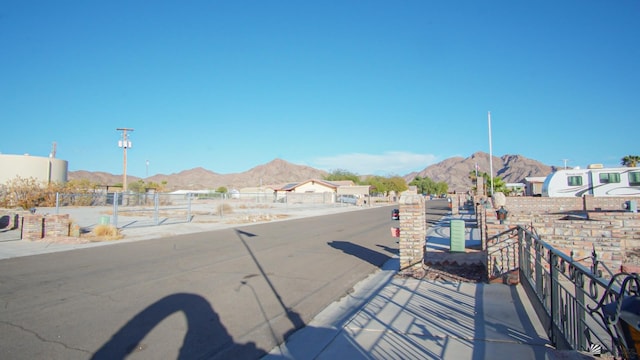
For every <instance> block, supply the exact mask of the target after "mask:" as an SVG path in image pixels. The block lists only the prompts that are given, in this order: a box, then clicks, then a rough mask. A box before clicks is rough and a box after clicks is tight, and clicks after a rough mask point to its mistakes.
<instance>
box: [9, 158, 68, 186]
mask: <svg viewBox="0 0 640 360" xmlns="http://www.w3.org/2000/svg"><path fill="white" fill-rule="evenodd" d="M68 168H69V163H68V162H67V161H66V160H61V159H56V158H54V157H42V156H31V155H5V154H0V169H2V171H0V184H7V182H9V181H11V180H14V179H15V178H17V177H20V178H23V179H30V178H33V179H36V181H39V182H41V183H44V184H51V183H60V184H64V183H66V182H67V172H68Z"/></svg>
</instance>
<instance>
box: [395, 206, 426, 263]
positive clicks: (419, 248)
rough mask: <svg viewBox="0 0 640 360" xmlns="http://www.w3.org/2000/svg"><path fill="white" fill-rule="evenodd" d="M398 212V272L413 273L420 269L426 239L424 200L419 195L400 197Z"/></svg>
mask: <svg viewBox="0 0 640 360" xmlns="http://www.w3.org/2000/svg"><path fill="white" fill-rule="evenodd" d="M398 210H399V211H400V238H399V246H398V247H399V253H400V272H401V273H405V274H408V273H413V272H416V271H419V270H421V269H422V260H423V258H424V246H425V241H426V238H427V219H426V212H425V199H424V197H423V196H421V195H402V196H401V197H400V202H399V206H398Z"/></svg>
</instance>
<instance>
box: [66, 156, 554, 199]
mask: <svg viewBox="0 0 640 360" xmlns="http://www.w3.org/2000/svg"><path fill="white" fill-rule="evenodd" d="M476 164H477V165H478V168H479V171H481V172H487V173H488V172H489V154H487V153H484V152H476V153H474V154H473V155H471V156H470V157H467V158H462V157H452V158H449V159H446V160H443V161H441V162H439V163H437V164H434V165H431V166H428V167H426V168H425V169H424V170H422V171H420V172H413V173H410V174H407V175H405V176H404V177H403V178H404V179H405V180H406V181H407V183H408V182H411V180H413V179H414V178H415V177H416V176H421V177H429V178H431V179H432V180H434V181H444V182H446V183H447V184H449V189H450V190H456V191H466V190H468V189H470V188H471V186H472V185H471V180H470V179H469V173H470V172H471V171H473V170H474V169H475V166H476ZM493 171H494V173H495V174H496V176H500V177H501V178H502V179H504V180H505V181H506V182H523V181H524V178H525V177H528V176H546V175H548V174H549V173H551V171H552V167H550V166H547V165H544V164H542V163H540V162H538V161H536V160H532V159H528V158H525V157H524V156H521V155H503V156H501V157H496V156H494V157H493ZM326 175H327V172H325V171H323V170H318V169H314V168H312V167H309V166H303V165H295V164H292V163H289V162H287V161H285V160H282V159H275V160H273V161H271V162H269V163H267V164H263V165H259V166H256V167H254V168H252V169H250V170H248V171H245V172H242V173H234V174H219V173H215V172H213V171H210V170H207V169H204V168H201V167H198V168H195V169H191V170H185V171H181V172H179V173H174V174H169V175H165V174H158V175H153V176H150V177H148V178H146V179H142V180H144V181H145V182H150V181H153V182H156V183H162V182H163V181H166V183H167V188H168V190H177V189H189V190H201V189H216V188H218V187H220V186H225V187H227V188H228V189H241V188H245V187H258V186H261V185H263V186H268V185H283V184H285V183H289V182H297V181H304V180H308V179H322V178H323V177H324V176H326ZM74 179H87V180H89V181H91V182H94V183H97V184H101V185H113V184H117V183H122V175H113V174H109V173H105V172H89V171H82V170H80V171H70V172H69V180H74ZM138 180H141V178H139V177H135V176H128V177H127V182H128V183H132V182H135V181H138Z"/></svg>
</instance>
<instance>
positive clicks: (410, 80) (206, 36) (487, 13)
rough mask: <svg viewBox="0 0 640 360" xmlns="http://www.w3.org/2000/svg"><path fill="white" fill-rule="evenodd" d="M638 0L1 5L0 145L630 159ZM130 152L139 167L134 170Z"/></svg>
mask: <svg viewBox="0 0 640 360" xmlns="http://www.w3.org/2000/svg"><path fill="white" fill-rule="evenodd" d="M638 19H640V1H638V0H617V1H603V0H597V1H595V0H576V1H571V0H566V1H551V0H549V1H515V0H496V1H491V0H486V1H478V0H470V1H427V0H424V1H423V0H420V1H418V0H414V1H412V0H407V1H364V0H358V1H356V0H353V1H352V0H339V1H286V0H274V1H265V0H261V1H153V2H148V1H29V0H21V1H6V0H5V1H3V2H2V3H0V123H1V124H2V128H3V130H2V137H1V138H0V153H2V154H24V153H29V154H31V155H34V156H48V155H49V153H50V151H51V146H52V143H53V142H55V143H56V144H57V157H58V158H61V159H64V160H67V161H69V170H70V171H74V170H89V171H105V172H110V173H113V174H122V170H123V153H122V150H121V149H120V148H118V140H120V138H121V132H119V131H117V130H116V128H123V127H126V128H133V129H134V131H133V132H132V133H130V140H131V142H132V145H133V147H132V148H131V149H129V151H128V152H127V163H128V166H127V173H128V174H130V175H135V176H140V177H145V176H146V175H147V171H148V175H149V176H151V175H154V174H171V173H177V172H180V171H182V170H188V169H192V168H195V167H203V168H205V169H208V170H211V171H214V172H217V173H222V174H230V173H237V172H244V171H247V170H249V169H251V168H252V167H255V166H257V165H261V164H264V163H267V162H269V161H271V160H273V159H275V158H281V159H284V160H286V161H289V162H292V163H295V164H302V165H309V166H312V167H316V168H319V169H324V170H328V171H330V170H335V169H346V170H349V171H352V172H355V173H358V174H380V175H405V174H407V173H409V172H411V171H419V170H422V169H423V168H425V167H427V166H428V165H431V164H434V163H437V162H439V161H442V160H444V159H446V158H449V157H452V156H462V157H467V156H470V155H471V154H472V153H474V152H476V151H485V152H489V141H488V122H487V112H488V111H491V120H492V140H493V141H492V145H493V146H492V148H493V154H494V155H497V156H501V155H504V154H520V155H523V156H525V157H528V158H532V159H536V160H539V161H541V162H543V163H545V164H547V165H563V164H564V159H567V160H568V161H567V162H568V165H570V166H586V165H587V164H589V163H602V164H605V165H612V166H613V165H618V164H619V162H620V158H622V157H623V156H625V155H639V154H640V148H639V146H638V138H639V136H638V134H639V132H638V124H640V121H639V120H640V40H639V39H640V21H638ZM147 161H148V162H149V165H148V167H147Z"/></svg>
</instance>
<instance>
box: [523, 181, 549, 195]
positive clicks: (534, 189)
mask: <svg viewBox="0 0 640 360" xmlns="http://www.w3.org/2000/svg"><path fill="white" fill-rule="evenodd" d="M546 178H547V177H546V176H530V177H526V178H524V182H525V185H526V188H525V193H524V194H525V195H526V196H542V184H543V183H544V180H545V179H546Z"/></svg>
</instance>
